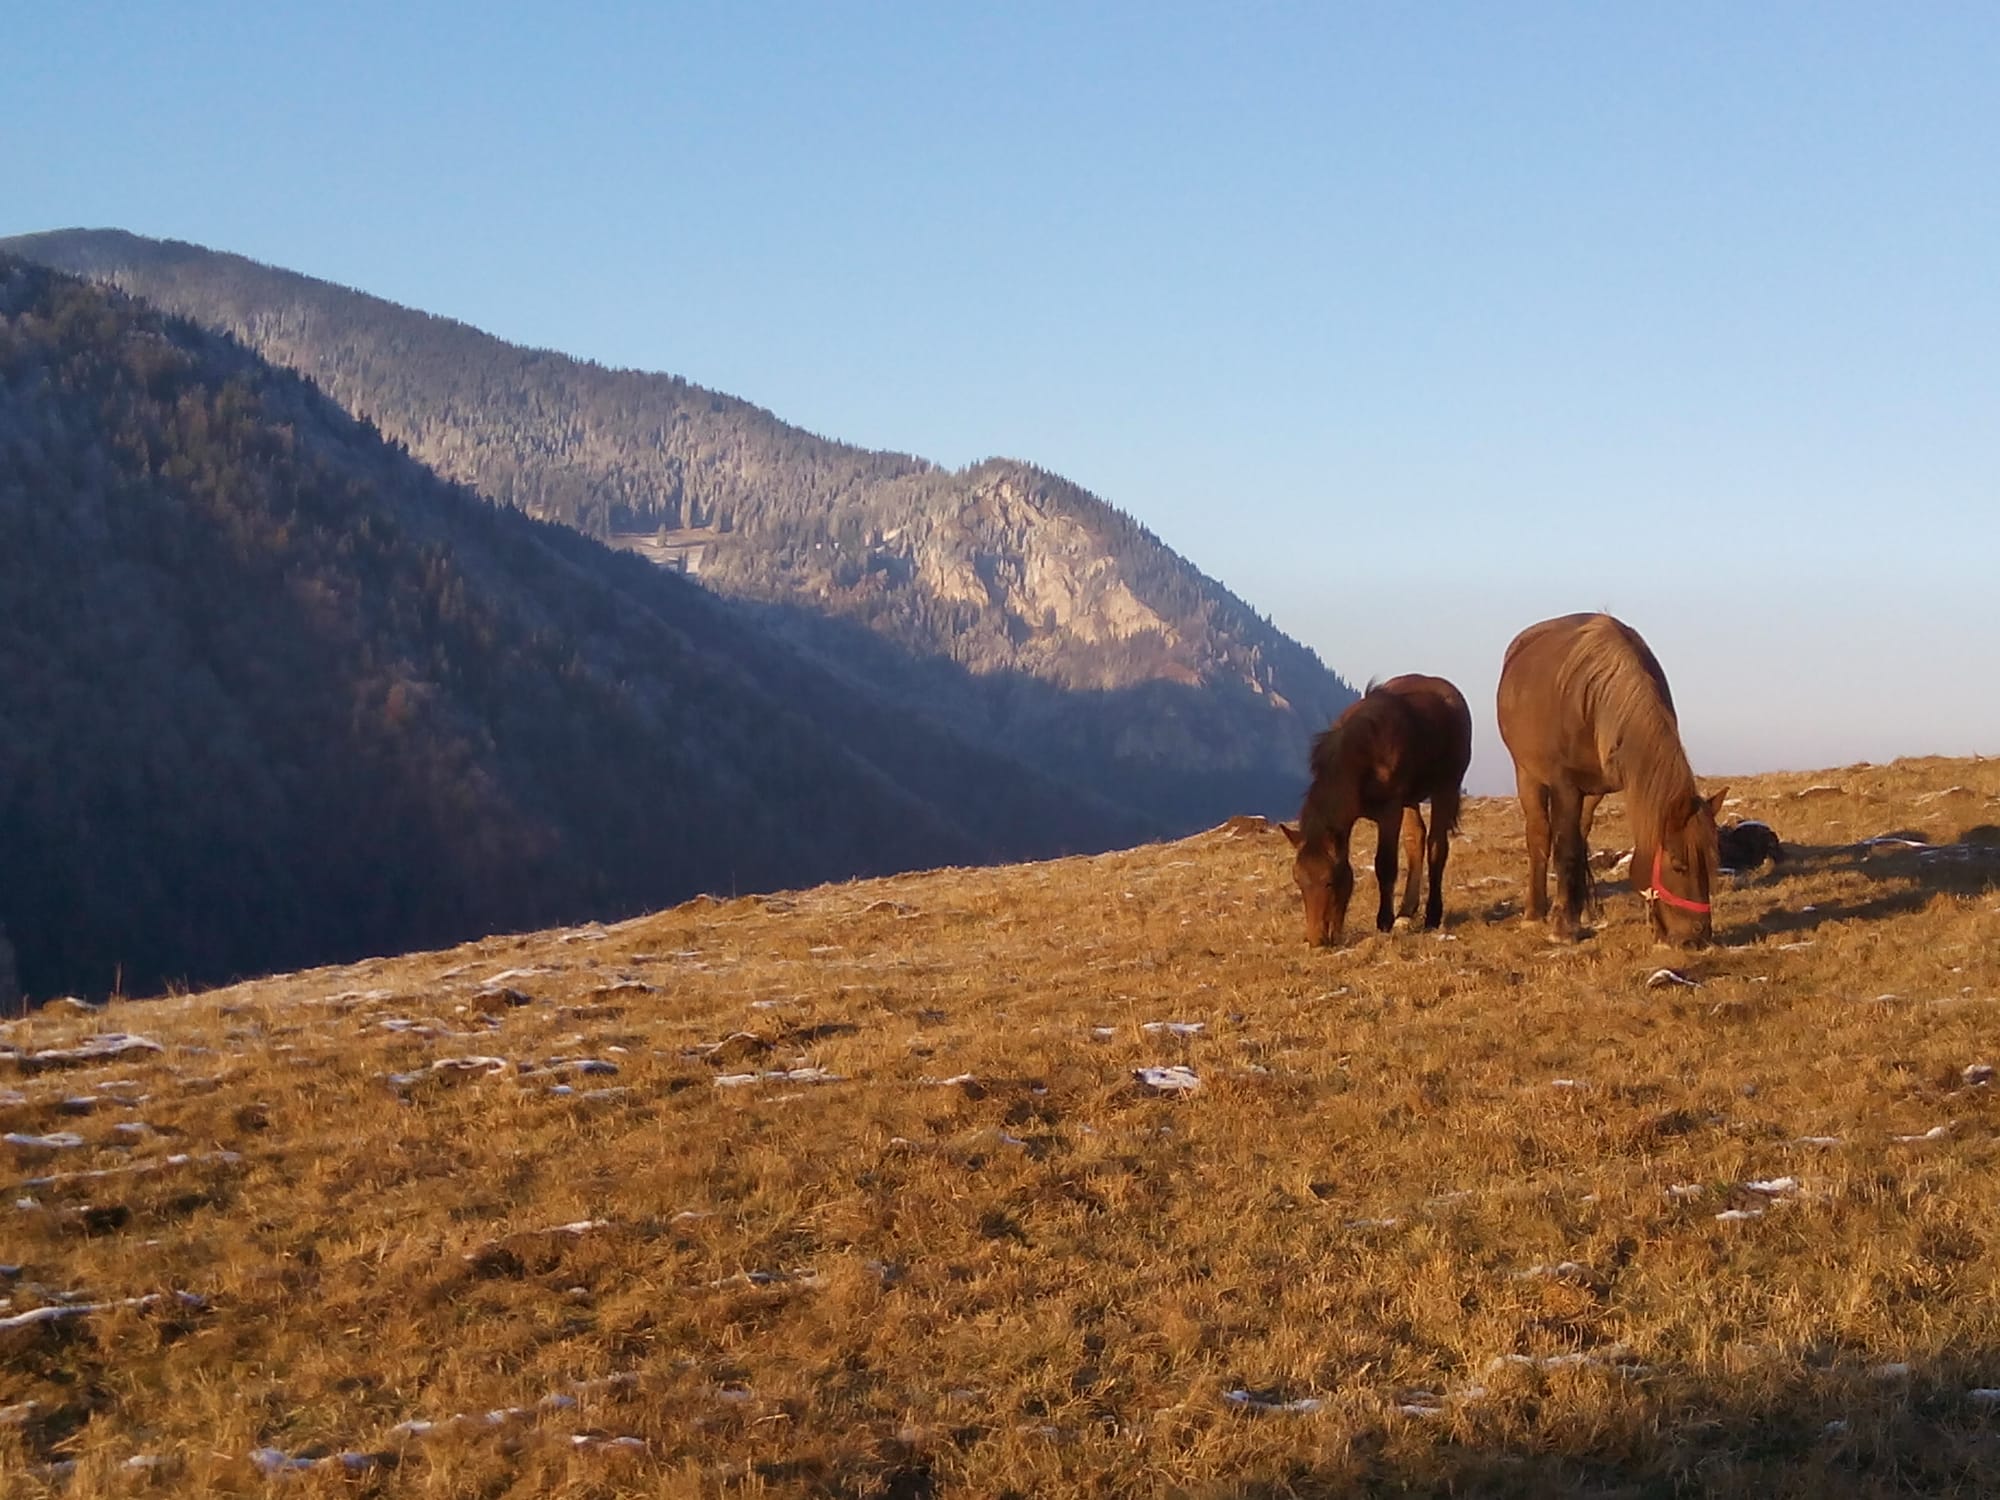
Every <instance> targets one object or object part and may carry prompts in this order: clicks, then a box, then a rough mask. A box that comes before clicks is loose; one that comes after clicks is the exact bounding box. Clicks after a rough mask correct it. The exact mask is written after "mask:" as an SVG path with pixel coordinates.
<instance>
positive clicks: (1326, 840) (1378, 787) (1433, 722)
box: [1279, 674, 1472, 945]
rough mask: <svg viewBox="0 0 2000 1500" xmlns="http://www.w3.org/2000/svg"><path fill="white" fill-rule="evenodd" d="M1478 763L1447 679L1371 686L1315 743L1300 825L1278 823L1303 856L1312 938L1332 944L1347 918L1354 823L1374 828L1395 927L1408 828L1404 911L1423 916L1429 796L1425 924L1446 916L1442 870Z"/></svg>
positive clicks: (1459, 699)
mask: <svg viewBox="0 0 2000 1500" xmlns="http://www.w3.org/2000/svg"><path fill="white" fill-rule="evenodd" d="M1471 759H1472V712H1471V710H1470V709H1468V708H1467V707H1466V706H1465V699H1464V697H1463V696H1461V695H1460V693H1459V691H1458V689H1457V688H1455V687H1453V686H1452V685H1451V684H1450V683H1448V682H1446V681H1445V680H1444V679H1443V678H1442V677H1423V676H1418V675H1414V674H1413V675H1411V676H1407V677H1392V678H1390V679H1389V680H1388V681H1387V682H1384V683H1379V684H1370V686H1369V688H1368V691H1367V692H1366V693H1365V694H1363V695H1362V697H1361V698H1360V699H1359V700H1357V701H1356V702H1354V703H1352V704H1350V705H1349V706H1348V709H1347V711H1346V712H1345V713H1343V714H1342V715H1341V716H1340V717H1339V718H1338V719H1336V720H1334V723H1333V727H1332V728H1331V729H1328V730H1326V731H1325V732H1323V733H1322V734H1321V735H1320V736H1319V737H1318V738H1317V739H1315V740H1314V741H1313V747H1312V778H1313V779H1312V785H1311V787H1310V788H1308V789H1307V791H1306V800H1305V805H1304V806H1303V807H1301V808H1300V810H1299V826H1298V827H1297V828H1293V827H1292V826H1290V825H1289V824H1280V825H1279V826H1280V827H1281V828H1283V829H1284V830H1285V837H1286V838H1288V839H1290V840H1291V841H1292V847H1293V848H1294V849H1295V850H1297V851H1298V853H1297V856H1296V857H1295V858H1294V859H1293V861H1292V879H1293V880H1295V881H1296V882H1298V887H1299V893H1300V894H1301V895H1302V896H1304V897H1305V907H1306V941H1307V942H1309V943H1319V944H1327V945H1330V944H1333V943H1337V942H1339V941H1340V929H1341V928H1342V927H1343V926H1344V925H1346V922H1347V902H1348V899H1349V897H1351V896H1352V895H1353V894H1354V866H1353V864H1352V863H1351V862H1350V861H1349V859H1348V856H1347V847H1348V839H1349V836H1350V835H1351V834H1352V832H1353V830H1354V824H1355V822H1356V820H1357V819H1360V818H1368V819H1370V820H1371V821H1373V823H1374V824H1375V828H1376V843H1375V884H1376V887H1377V889H1378V891H1379V893H1380V896H1381V906H1380V909H1379V910H1378V911H1377V912H1376V913H1375V925H1376V926H1377V927H1379V928H1380V929H1381V930H1382V931H1384V932H1387V931H1389V930H1390V928H1392V927H1393V926H1394V925H1395V921H1394V918H1392V917H1391V916H1390V914H1389V897H1390V894H1391V893H1392V892H1393V891H1394V890H1395V887H1396V834H1397V828H1398V825H1400V826H1401V830H1402V839H1403V853H1404V859H1405V861H1406V863H1407V864H1408V865H1409V872H1410V873H1409V883H1408V885H1407V886H1406V887H1405V888H1404V891H1403V906H1402V914H1403V915H1404V916H1405V917H1414V916H1415V915H1416V914H1417V882H1418V880H1419V878H1420V877H1421V875H1422V872H1423V867H1424V856H1425V854H1426V852H1427V851H1426V833H1425V829H1424V819H1423V814H1422V813H1420V812H1418V811H1417V804H1418V803H1420V802H1422V801H1423V800H1424V799H1425V798H1429V799H1430V804H1431V823H1430V829H1429V834H1428V853H1429V856H1430V877H1431V880H1430V899H1429V900H1428V901H1427V902H1426V903H1425V904H1424V926H1426V927H1435V926H1437V925H1438V924H1439V923H1440V922H1442V921H1443V920H1444V866H1445V860H1446V858H1447V857H1448V856H1449V854H1450V853H1451V831H1452V830H1453V829H1454V828H1456V827H1457V826H1458V802H1459V791H1460V787H1461V786H1462V784H1463V783H1464V781H1465V768H1466V765H1467V763H1468V762H1469V761H1471Z"/></svg>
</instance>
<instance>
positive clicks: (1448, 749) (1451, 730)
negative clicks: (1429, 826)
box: [1372, 672, 1472, 791]
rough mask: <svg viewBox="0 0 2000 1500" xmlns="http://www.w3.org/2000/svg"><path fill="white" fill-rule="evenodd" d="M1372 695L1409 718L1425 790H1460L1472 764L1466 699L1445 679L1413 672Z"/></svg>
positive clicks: (1469, 712)
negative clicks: (1397, 708) (1460, 785)
mask: <svg viewBox="0 0 2000 1500" xmlns="http://www.w3.org/2000/svg"><path fill="white" fill-rule="evenodd" d="M1372 691H1373V692H1374V693H1379V694H1382V695H1383V696H1385V697H1387V698H1389V699H1392V700H1394V701H1395V702H1396V703H1398V704H1399V705H1400V706H1401V708H1402V710H1403V712H1404V713H1405V714H1406V715H1407V722H1408V724H1409V726H1410V728H1409V738H1410V741H1411V743H1410V745H1409V747H1408V749H1409V752H1410V753H1411V755H1412V757H1413V759H1415V760H1416V761H1418V762H1420V763H1421V768H1422V769H1421V770H1420V772H1419V774H1418V776H1417V778H1416V779H1418V780H1420V781H1421V782H1423V783H1424V785H1425V788H1426V790H1427V791H1428V790H1430V789H1433V788H1435V787H1438V786H1446V785H1448V786H1451V787H1454V788H1455V787H1457V786H1458V784H1459V783H1460V782H1461V781H1463V780H1464V779H1465V771H1466V768H1467V767H1468V766H1469V765H1471V763H1472V709H1471V708H1470V706H1468V705H1467V703H1466V701H1465V695H1464V694H1463V693H1461V692H1460V691H1459V690H1458V688H1457V687H1456V686H1455V685H1454V684H1452V683H1450V682H1448V681H1446V680H1445V679H1444V678H1442V677H1431V676H1428V675H1426V674H1424V673H1422V672H1410V673H1407V674H1405V675H1404V676H1401V677H1391V678H1390V679H1389V680H1388V681H1387V682H1384V683H1379V684H1377V685H1376V686H1375V687H1374V688H1373V689H1372Z"/></svg>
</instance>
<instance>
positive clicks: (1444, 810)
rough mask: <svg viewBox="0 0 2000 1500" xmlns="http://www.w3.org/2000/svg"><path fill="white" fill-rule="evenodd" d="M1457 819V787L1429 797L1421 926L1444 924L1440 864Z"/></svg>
mask: <svg viewBox="0 0 2000 1500" xmlns="http://www.w3.org/2000/svg"><path fill="white" fill-rule="evenodd" d="M1457 822H1458V788H1457V787H1455V786H1454V787H1452V788H1451V789H1450V790H1449V791H1442V792H1439V793H1438V794H1437V795H1436V796H1434V797H1432V798H1431V831H1430V847H1429V849H1428V851H1427V852H1428V854H1429V856H1430V870H1431V892H1430V899H1429V900H1428V901H1426V902H1425V903H1424V926H1425V927H1442V926H1443V925H1444V866H1445V861H1446V860H1447V859H1449V858H1450V857H1451V830H1452V825H1453V824H1455V823H1457Z"/></svg>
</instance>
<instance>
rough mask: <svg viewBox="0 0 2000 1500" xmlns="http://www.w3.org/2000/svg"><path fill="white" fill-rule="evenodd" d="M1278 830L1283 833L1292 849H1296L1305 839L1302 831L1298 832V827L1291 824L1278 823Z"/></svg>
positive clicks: (1301, 845)
mask: <svg viewBox="0 0 2000 1500" xmlns="http://www.w3.org/2000/svg"><path fill="white" fill-rule="evenodd" d="M1278 831H1279V832H1280V833H1282V834H1284V836H1285V838H1286V839H1287V840H1288V841H1289V842H1290V843H1291V846H1292V847H1293V848H1294V849H1298V848H1301V847H1303V846H1304V844H1305V841H1306V836H1305V835H1304V834H1303V833H1300V832H1299V831H1298V829H1296V828H1294V827H1292V825H1291V824H1289V823H1280V824H1279V825H1278Z"/></svg>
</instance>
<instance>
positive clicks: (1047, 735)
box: [0, 230, 1352, 827]
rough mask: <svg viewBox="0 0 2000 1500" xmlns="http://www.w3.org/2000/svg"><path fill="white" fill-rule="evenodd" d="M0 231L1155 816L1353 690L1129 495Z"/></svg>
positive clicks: (228, 268)
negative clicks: (949, 457) (1149, 525)
mask: <svg viewBox="0 0 2000 1500" xmlns="http://www.w3.org/2000/svg"><path fill="white" fill-rule="evenodd" d="M0 248H11V249H12V250H14V251H15V252H16V253H19V254H22V255H24V256H27V257H29V258H31V259H35V260H38V261H42V262H44V263H47V264H51V265H55V266H58V267H60V268H62V269H65V270H69V271H73V272H77V273H80V274H84V275H89V276H92V277H95V278H98V279H101V280H105V281H108V282H110V283H112V284H114V285H117V286H119V287H121V288H123V289H125V290H127V291H130V292H132V293H134V294H135V295H138V296H141V297H143V298H145V299H147V300H149V301H152V302H154V303H156V304H158V305H159V306H161V307H163V308H165V309H167V310H169V311H172V312H175V313H179V314H182V315H185V316H188V317H191V318H194V319H196V320H197V321H200V322H202V323H204V324H207V325H208V326H210V327H213V328H217V329H221V330H226V331H227V332H229V333H231V334H233V335H234V336H236V337H238V338H240V339H241V340H243V341H244V342H245V343H247V344H249V345H250V346H251V347H252V348H254V349H255V350H257V351H258V352H260V353H262V354H263V355H265V356H266V357H267V358H269V359H271V360H273V361H275V362H278V363H281V364H285V365H288V366H290V367H292V368H294V369H297V370H299V371H301V372H303V373H305V374H307V375H309V376H310V377H311V378H312V379H313V380H314V381H315V382H317V383H318V384H319V385H320V386H321V387H322V388H323V389H325V390H326V391H327V392H328V394H330V395H331V396H332V397H333V398H334V399H335V400H337V401H338V402H340V403H341V404H342V405H343V406H345V407H347V408H348V409H349V410H351V411H353V412H355V413H357V414H359V415H362V416H364V417H366V418H367V419H369V420H370V421H372V422H374V423H375V424H377V425H378V426H379V427H380V428H381V430H382V431H383V432H384V433H385V434H387V435H388V436H390V437H392V438H394V439H395V440H397V441H399V442H401V443H404V444H406V445H407V446H408V448H409V450H410V452H411V453H412V454H413V455H414V456H416V457H417V458H419V459H421V460H422V461H423V462H425V463H427V464H429V465H431V466H432V467H433V468H435V469H437V470H438V471H439V472H440V473H442V474H444V475H445V476H447V477H449V478H452V479H456V480H458V481H461V482H463V483H465V484H468V485H471V486H473V487H475V488H476V489H478V490H479V492H480V493H482V494H483V495H486V496H487V497H489V498H491V499H494V500H498V501H502V502H505V503H507V504H510V505H515V506H518V507H520V508H522V509H524V510H527V511H529V512H531V513H533V514H535V515H538V516H541V517H544V518H546V519H551V520H557V521H561V522H564V523H566V524H568V525H571V526H574V527H576V528H578V529H580V530H582V531H585V532H587V533H589V534H592V535H594V536H598V537H600V538H604V539H606V540H612V541H615V542H617V543H618V544H620V545H622V546H626V547H628V548H632V549H634V550H638V551H641V552H642V553H645V554H647V555H649V556H651V557H652V558H654V559H655V560H657V561H662V562H666V563H669V564H672V565H674V566H685V567H688V568H690V569H691V570H693V571H697V572H698V573H699V575H700V576H701V578H702V579H703V580H704V581H705V582H707V583H709V584H711V585H713V586H714V587H716V588H717V589H718V590H720V591H722V592H725V593H729V594H732V595H735V596H738V597H742V598H746V599H750V600H756V601H761V602H764V603H766V604H768V605H770V606H771V607H772V613H771V623H773V624H775V625H777V626H779V627H781V628H783V629H784V630H786V631H787V632H788V633H789V634H790V635H791V638H792V639H793V640H794V641H795V643H796V644H798V645H799V646H800V647H801V648H802V649H805V650H808V651H811V652H814V653H816V654H818V655H819V656H821V657H822V659H823V660H824V661H825V662H826V663H827V664H828V665H829V666H831V667H833V668H834V669H835V670H838V671H840V672H842V673H844V674H847V675H848V676H850V677H852V678H855V679H857V680H865V681H866V682H868V683H869V684H870V685H871V686H873V687H874V688H876V689H877V690H880V691H883V692H886V693H889V694H891V695H893V696H895V697H896V698H898V699H899V700H900V701H902V702H904V703H905V704H907V705H909V706H910V707H911V708H913V709H915V710H917V711H920V712H922V713H924V714H926V715H927V716H930V717H932V718H933V719H935V720H937V721H938V722H940V723H943V724H945V725H948V726H949V727H951V728H953V729H954V730H956V731H958V732H960V733H962V734H965V735H967V736H969V737H972V738H976V739H978V740H980V741H982V742H984V743H987V744H990V745H993V746H995V747H999V748H1004V749H1006V750H1008V751H1010V752H1012V753H1014V754H1018V755H1021V756H1025V757H1027V758H1028V759H1030V760H1032V761H1033V762H1035V763H1036V764H1037V765H1039V766H1040V767H1041V768H1042V769H1044V770H1045V771H1047V772H1049V773H1051V774H1053V775H1056V776H1058V777H1060V778H1062V779H1065V780H1071V781H1076V782H1080V783H1082V784H1085V785H1088V786H1090V787H1093V788H1094V789H1096V790H1097V791H1098V792H1100V793H1101V794H1103V795H1105V796H1108V797H1112V798H1116V799H1118V800H1121V801H1124V802H1126V803H1128V804H1129V805H1133V806H1135V807H1137V808H1138V809H1140V810H1142V811H1143V812H1144V813H1146V814H1147V815H1149V816H1152V817H1156V818H1163V819H1165V820H1167V821H1168V822H1170V823H1172V824H1175V825H1177V826H1182V827H1186V826H1193V825H1195V824H1199V823H1202V822H1205V821H1212V820H1213V819H1215V818H1217V817H1219V816H1221V815H1223V814H1225V813H1228V812H1233V811H1238V810H1242V809H1243V808H1245V807H1256V808H1260V809H1263V810H1280V809H1285V808H1288V806H1289V805H1290V804H1292V803H1293V802H1294V800H1295V799H1296V796H1297V794H1298V791H1299V789H1300V786H1301V783H1302V772H1303V766H1304V760H1305V747H1306V742H1307V740H1308V738H1309V737H1310V735H1311V734H1312V733H1313V732H1315V731H1316V730H1317V729H1319V728H1321V727H1323V726H1324V724H1325V723H1326V722H1327V721H1328V720H1329V719H1330V718H1331V717H1332V716H1333V715H1334V714H1335V713H1337V712H1338V711H1339V709H1340V708H1341V707H1343V706H1344V705H1345V704H1346V703H1347V702H1348V701H1350V700H1351V698H1352V690H1351V689H1350V688H1348V687H1347V685H1346V684H1344V683H1342V682H1341V681H1340V680H1339V679H1338V678H1337V677H1335V676H1334V675H1333V674H1332V673H1331V672H1329V671H1328V670H1327V669H1326V668H1325V667H1324V666H1323V665H1322V664H1321V663H1320V662H1319V660H1318V659H1317V657H1315V656H1314V655H1313V654H1312V653H1311V652H1310V651H1308V650H1306V649H1305V648H1303V647H1301V646H1300V645H1298V644H1297V643H1296V642H1294V641H1292V640H1290V639H1289V638H1287V637H1286V636H1285V635H1283V634H1282V633H1281V632H1279V631H1278V630H1276V629H1275V628H1273V627H1272V626H1270V625H1269V624H1268V623H1267V622H1265V621H1263V620H1262V619H1260V618H1259V617H1258V616H1257V615H1256V614H1255V613H1254V612H1253V611H1252V610H1251V609H1249V608H1248V607H1247V606H1246V605H1245V604H1244V603H1243V602H1242V601H1241V600H1239V599H1237V598H1236V597H1235V596H1234V595H1232V594H1230V593H1229V592H1228V591H1227V590H1226V589H1224V588H1222V587H1221V586H1220V585H1219V584H1217V583H1215V582H1214V581H1213V580H1211V579H1208V578H1206V577H1204V576H1203V575H1202V574H1201V573H1200V572H1199V571H1198V570H1196V569H1195V568H1194V567H1193V566H1192V565H1191V564H1189V563H1188V562H1187V561H1186V560H1185V559H1183V558H1181V557H1179V556H1177V555H1176V554H1175V553H1173V552H1172V551H1171V550H1170V549H1168V548H1167V547H1166V546H1164V545H1163V544H1162V543H1161V542H1160V541H1159V540H1158V539H1157V538H1156V537H1154V536H1153V535H1152V534H1151V533H1149V532H1148V531H1146V530H1145V528H1143V527H1142V526H1140V525H1138V524H1137V523H1136V522H1134V521H1133V520H1132V519H1131V518H1130V517H1128V516H1126V515H1124V514H1122V513H1121V512H1119V511H1117V510H1116V509H1114V508H1113V507H1111V506H1109V505H1106V504H1105V503H1104V502H1102V501H1101V500H1099V499H1097V498H1096V497H1095V496H1092V495H1090V494H1089V493H1087V492H1086V491H1084V490H1082V489H1080V488H1078V487H1077V486H1075V485H1073V484H1070V483H1068V482H1067V481H1065V480H1063V479H1061V478H1059V477H1058V476H1056V475H1053V474H1049V473H1046V472H1044V471H1042V470H1039V469H1036V468H1034V467H1031V466H1029V465H1027V464H1022V463H1016V462H1012V461H1005V460H992V461H988V462H986V463H982V464H978V465H975V466H973V467H971V468H969V469H965V470H961V471H956V472H953V471H946V470H943V469H940V468H937V467H936V466H934V465H931V464H928V463H925V462H923V461H922V460H920V459H916V458H912V457H908V456H906V455H902V454H893V453H878V452H869V451H865V450H862V449H857V448H853V447H849V446H846V445H843V444H840V443H836V442H829V441H826V440H824V439H821V438H818V437H815V436H812V435H811V434H808V433H806V432H803V431H801V430H799V429H797V428H795V427H791V426H788V425H786V424H785V423H783V422H781V421H779V420H778V419H777V418H776V417H774V416H773V415H772V414H771V413H769V412H767V411H764V410H762V409H760V408H758V407H755V406H752V405H750V404H748V403H746V402H743V401H739V400H735V399H732V398H730V397H727V396H722V395H718V394H716V393H714V392H712V391H707V390H704V389H702V388H700V387H698V386H695V385H691V384H689V383H688V382H687V381H685V380H681V379H677V378H674V377H672V376H667V375H655V374H645V373H640V372H635V371H629V370H609V369H604V368H602V367H600V366H596V365H592V364H588V363H584V362H580V361H577V360H573V359H569V358H566V357H564V356H562V355H559V354H554V353H549V352H546V351H541V350H532V349H524V348H520V347H517V346H514V345H510V344H507V343H504V342H502V341H501V340H498V339H495V338H492V337H490V336H488V335H486V334H483V333H480V332H479V331H477V330H475V329H473V328H470V327H467V326H466V325H464V324H461V323H456V322H452V321H450V320H448V319H444V318H437V317H432V316H429V315H426V314H424V313H420V312H414V311H411V310H409V309H406V308H402V307H398V306H396V305H394V304H392V303H388V302H385V301H382V300H380V299H378V298H374V297H370V296H366V295H363V294H361V293H358V292H353V291H349V290H347V289H345V288H342V287H338V286H334V285H332V284H330V283H327V282H323V281H316V280H313V279H311V278H308V277H304V276H299V275H296V274H293V273H291V272H286V271H281V270H276V269H273V268H271V267H267V266H263V265H259V264H257V263H255V262H252V261H249V260H245V259H243V258H241V257H238V256H233V255H225V254H219V253H215V252H212V251H208V250H204V249H201V248H198V247H196V246H192V245H186V244H180V243H174V242H163V241H157V240H148V239H143V238H140V237H137V236H133V235H129V234H124V233H121V232H117V231H82V230H73V231H62V232H57V233H51V234H41V235H28V236H22V237H20V238H18V239H15V240H11V241H0ZM843 624H844V625H847V626H850V627H852V626H859V627H861V628H863V629H865V630H866V631H867V632H868V633H869V635H870V636H872V637H873V638H874V639H876V640H879V641H883V642H887V643H888V644H889V646H890V647H891V648H892V649H890V650H888V651H877V650H871V649H868V647H867V643H866V642H863V641H860V640H858V639H857V638H856V637H855V636H854V635H853V634H852V632H851V631H850V630H843V629H840V628H838V626H840V625H843Z"/></svg>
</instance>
